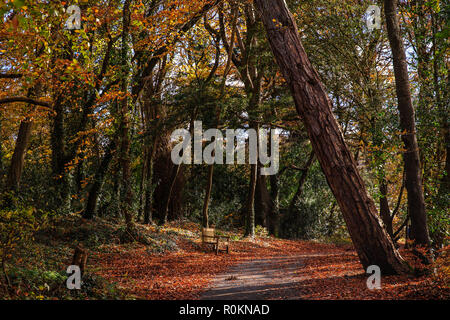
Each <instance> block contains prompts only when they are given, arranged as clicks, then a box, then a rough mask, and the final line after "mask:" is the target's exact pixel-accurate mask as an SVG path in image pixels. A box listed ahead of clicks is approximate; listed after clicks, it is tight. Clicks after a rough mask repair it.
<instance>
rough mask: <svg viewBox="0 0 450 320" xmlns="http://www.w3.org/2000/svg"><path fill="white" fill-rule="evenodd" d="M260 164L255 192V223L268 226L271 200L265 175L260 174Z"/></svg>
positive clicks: (271, 206)
mask: <svg viewBox="0 0 450 320" xmlns="http://www.w3.org/2000/svg"><path fill="white" fill-rule="evenodd" d="M260 171H261V165H258V176H257V179H256V194H255V224H256V225H260V226H263V227H268V225H269V219H270V216H271V212H272V210H273V202H272V199H271V196H270V193H269V190H268V189H267V177H266V176H263V175H261V173H260Z"/></svg>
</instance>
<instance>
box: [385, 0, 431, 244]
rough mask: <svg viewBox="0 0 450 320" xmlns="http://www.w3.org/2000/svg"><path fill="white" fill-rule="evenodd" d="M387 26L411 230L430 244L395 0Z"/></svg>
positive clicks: (387, 11) (389, 6) (388, 8)
mask: <svg viewBox="0 0 450 320" xmlns="http://www.w3.org/2000/svg"><path fill="white" fill-rule="evenodd" d="M384 10H385V15H386V28H387V32H388V38H389V43H390V45H391V50H392V58H393V64H394V74H395V84H396V91H397V101H398V110H399V113H400V128H401V129H402V131H403V134H402V140H403V143H404V145H405V152H404V154H403V161H404V166H405V176H406V184H405V185H406V190H407V192H408V210H409V215H410V217H411V232H412V237H413V239H414V241H415V243H416V244H421V245H426V246H429V245H430V238H429V234H428V226H427V217H426V212H425V200H424V196H423V186H422V173H421V169H420V155H419V146H418V144H417V137H416V126H415V119H414V108H413V105H412V99H411V91H410V86H409V76H408V65H407V61H406V54H405V49H404V46H403V40H402V38H401V33H400V26H399V22H398V18H397V4H396V1H395V0H385V1H384Z"/></svg>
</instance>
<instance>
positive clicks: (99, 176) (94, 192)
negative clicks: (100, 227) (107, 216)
mask: <svg viewBox="0 0 450 320" xmlns="http://www.w3.org/2000/svg"><path fill="white" fill-rule="evenodd" d="M115 139H116V138H114V140H111V142H110V143H109V145H108V147H107V148H106V151H105V155H104V156H103V159H102V161H101V163H100V165H99V167H98V169H97V172H96V173H95V176H94V182H93V183H92V186H91V189H90V190H89V195H88V199H87V203H86V207H85V209H84V211H83V218H85V219H92V218H93V217H94V216H95V213H96V211H97V201H98V195H99V194H100V190H101V189H102V186H103V180H104V177H105V174H106V172H107V171H108V168H109V164H110V163H111V160H112V159H113V151H114V150H115V148H116V141H115Z"/></svg>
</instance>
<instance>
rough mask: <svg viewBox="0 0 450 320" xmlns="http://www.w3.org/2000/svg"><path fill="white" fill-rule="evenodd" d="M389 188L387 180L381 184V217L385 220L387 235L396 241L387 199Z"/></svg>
mask: <svg viewBox="0 0 450 320" xmlns="http://www.w3.org/2000/svg"><path fill="white" fill-rule="evenodd" d="M387 193H388V186H387V183H386V180H384V179H383V181H382V182H381V183H380V195H381V197H380V216H381V219H382V220H383V223H384V227H385V228H386V231H387V233H388V234H389V236H390V237H391V239H394V231H393V230H392V218H391V210H390V209H389V201H388V198H387Z"/></svg>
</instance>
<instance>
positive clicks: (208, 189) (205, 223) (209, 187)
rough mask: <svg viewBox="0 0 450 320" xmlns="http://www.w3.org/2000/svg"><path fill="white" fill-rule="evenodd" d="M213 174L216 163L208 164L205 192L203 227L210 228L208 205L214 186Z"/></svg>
mask: <svg viewBox="0 0 450 320" xmlns="http://www.w3.org/2000/svg"><path fill="white" fill-rule="evenodd" d="M213 176H214V165H213V164H211V165H209V166H208V178H207V180H206V194H205V199H204V201H203V211H202V225H203V228H209V216H208V207H209V201H210V198H211V191H212V186H213Z"/></svg>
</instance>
